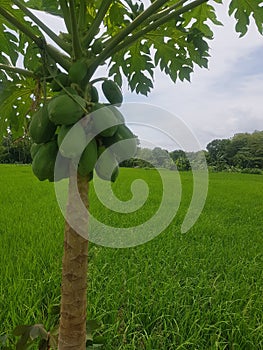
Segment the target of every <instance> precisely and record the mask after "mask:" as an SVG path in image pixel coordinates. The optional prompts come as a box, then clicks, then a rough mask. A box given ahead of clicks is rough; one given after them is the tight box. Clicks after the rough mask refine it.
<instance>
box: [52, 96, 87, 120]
mask: <svg viewBox="0 0 263 350" xmlns="http://www.w3.org/2000/svg"><path fill="white" fill-rule="evenodd" d="M73 97H74V99H73V98H71V97H70V96H68V95H67V94H60V95H58V96H56V97H54V98H52V99H51V100H50V102H49V104H48V107H47V108H48V115H49V119H50V120H51V121H52V122H53V123H54V124H55V125H61V124H63V125H71V124H75V123H76V122H77V121H78V120H80V119H81V117H82V116H83V115H84V108H85V107H86V101H85V100H84V99H83V98H82V97H80V96H78V95H73Z"/></svg>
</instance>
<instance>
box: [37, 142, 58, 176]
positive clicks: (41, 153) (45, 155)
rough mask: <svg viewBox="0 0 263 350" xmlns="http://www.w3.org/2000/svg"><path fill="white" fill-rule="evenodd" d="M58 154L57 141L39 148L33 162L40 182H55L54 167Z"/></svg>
mask: <svg viewBox="0 0 263 350" xmlns="http://www.w3.org/2000/svg"><path fill="white" fill-rule="evenodd" d="M57 154H58V146H57V142H56V140H53V141H50V142H47V143H44V144H43V145H41V146H40V147H39V150H38V152H37V153H36V154H35V157H34V159H33V162H32V170H33V173H34V175H35V176H36V177H37V178H38V179H39V180H40V181H44V180H49V181H54V167H55V162H56V157H57Z"/></svg>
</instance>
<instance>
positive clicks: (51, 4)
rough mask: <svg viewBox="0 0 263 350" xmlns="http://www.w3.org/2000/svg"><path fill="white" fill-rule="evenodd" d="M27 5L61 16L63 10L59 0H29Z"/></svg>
mask: <svg viewBox="0 0 263 350" xmlns="http://www.w3.org/2000/svg"><path fill="white" fill-rule="evenodd" d="M26 5H27V7H30V8H32V9H35V10H39V11H45V12H47V13H49V14H51V15H56V16H61V17H62V11H61V10H60V7H59V1H54V0H29V1H28V2H27V3H26Z"/></svg>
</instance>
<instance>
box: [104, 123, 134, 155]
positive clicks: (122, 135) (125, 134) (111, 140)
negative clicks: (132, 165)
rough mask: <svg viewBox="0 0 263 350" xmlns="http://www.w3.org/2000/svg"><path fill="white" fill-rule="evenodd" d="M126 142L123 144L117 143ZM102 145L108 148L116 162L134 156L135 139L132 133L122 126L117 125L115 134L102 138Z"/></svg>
mask: <svg viewBox="0 0 263 350" xmlns="http://www.w3.org/2000/svg"><path fill="white" fill-rule="evenodd" d="M123 140H126V141H125V143H124V142H123V143H118V142H119V141H123ZM102 143H103V144H104V145H105V146H106V147H109V146H111V151H112V152H113V153H114V154H115V156H116V158H117V159H118V160H124V159H130V158H132V157H134V156H135V155H136V152H137V139H136V137H135V136H134V134H133V133H132V131H131V130H130V129H129V128H128V127H127V126H126V125H124V124H120V125H118V129H117V131H116V133H115V134H114V135H113V136H111V137H103V138H102Z"/></svg>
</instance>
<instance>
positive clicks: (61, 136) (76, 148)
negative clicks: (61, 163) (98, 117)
mask: <svg viewBox="0 0 263 350" xmlns="http://www.w3.org/2000/svg"><path fill="white" fill-rule="evenodd" d="M69 132H70V134H69V135H68V133H69ZM67 135H68V136H67ZM66 136H67V138H65V137H66ZM58 147H59V151H60V153H61V154H62V156H64V157H66V158H75V157H78V156H80V155H81V153H82V152H83V150H84V149H85V147H86V133H85V130H84V129H83V127H82V126H81V124H80V123H77V124H75V125H73V126H72V125H62V126H61V128H60V130H59V133H58Z"/></svg>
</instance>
